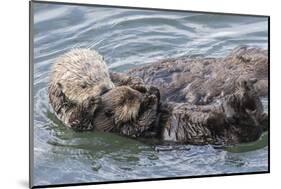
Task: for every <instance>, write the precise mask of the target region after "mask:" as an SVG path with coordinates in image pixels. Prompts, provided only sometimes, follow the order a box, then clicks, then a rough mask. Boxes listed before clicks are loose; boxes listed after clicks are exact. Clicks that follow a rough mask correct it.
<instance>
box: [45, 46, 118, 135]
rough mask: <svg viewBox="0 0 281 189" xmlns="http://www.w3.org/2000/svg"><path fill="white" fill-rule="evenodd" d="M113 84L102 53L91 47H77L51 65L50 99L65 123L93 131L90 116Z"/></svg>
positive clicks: (75, 127)
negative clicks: (102, 95)
mask: <svg viewBox="0 0 281 189" xmlns="http://www.w3.org/2000/svg"><path fill="white" fill-rule="evenodd" d="M113 87H114V84H113V82H112V81H111V80H110V76H109V73H108V68H107V66H106V64H105V62H104V60H103V57H102V56H101V55H99V54H98V53H97V52H96V51H94V50H90V49H74V50H71V51H70V52H68V53H66V54H64V55H62V56H60V57H59V58H58V59H57V60H56V62H55V63H54V65H53V67H52V72H51V77H50V82H49V87H48V94H49V101H50V104H51V105H52V107H53V110H54V111H55V113H56V115H57V116H58V117H59V119H61V120H62V121H63V123H64V124H65V125H66V126H68V127H71V128H74V129H77V130H91V129H93V127H94V126H93V124H92V123H91V117H92V116H93V115H94V113H95V110H96V109H97V108H98V106H99V104H100V101H101V97H100V96H101V94H103V93H104V92H106V91H108V90H110V89H112V88H113Z"/></svg>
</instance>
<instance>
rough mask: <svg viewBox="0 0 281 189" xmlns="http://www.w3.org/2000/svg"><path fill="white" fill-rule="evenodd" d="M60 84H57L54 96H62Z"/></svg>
mask: <svg viewBox="0 0 281 189" xmlns="http://www.w3.org/2000/svg"><path fill="white" fill-rule="evenodd" d="M62 88H63V87H62V84H61V83H57V87H56V90H55V91H56V93H55V95H56V96H58V97H59V96H63V95H64V94H63V92H62Z"/></svg>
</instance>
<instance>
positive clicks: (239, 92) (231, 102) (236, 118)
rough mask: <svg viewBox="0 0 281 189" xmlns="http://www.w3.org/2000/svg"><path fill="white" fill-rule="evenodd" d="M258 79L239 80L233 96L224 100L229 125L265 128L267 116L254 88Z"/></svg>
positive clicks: (225, 97)
mask: <svg viewBox="0 0 281 189" xmlns="http://www.w3.org/2000/svg"><path fill="white" fill-rule="evenodd" d="M256 81H257V80H256V79H243V78H242V79H238V80H237V81H236V83H235V85H236V89H235V92H234V93H233V94H230V95H226V96H224V98H223V108H224V111H225V115H226V119H227V121H228V122H229V123H235V124H237V125H241V126H242V125H252V126H257V127H263V126H262V124H264V122H265V121H264V120H266V118H265V117H266V115H265V113H263V106H262V103H261V100H260V98H259V96H258V95H257V92H256V90H255V88H254V86H253V85H254V84H255V83H256Z"/></svg>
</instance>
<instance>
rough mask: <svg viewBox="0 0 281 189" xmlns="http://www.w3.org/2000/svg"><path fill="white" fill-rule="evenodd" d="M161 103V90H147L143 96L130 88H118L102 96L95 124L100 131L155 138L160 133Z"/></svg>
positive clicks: (148, 88)
mask: <svg viewBox="0 0 281 189" xmlns="http://www.w3.org/2000/svg"><path fill="white" fill-rule="evenodd" d="M159 102H160V94H159V90H158V89H157V88H155V87H152V86H151V87H147V92H146V93H141V92H139V91H137V90H134V89H132V88H131V87H129V86H117V87H115V88H113V89H112V90H110V91H109V92H107V93H105V94H104V95H102V100H101V105H100V106H99V108H98V109H97V110H96V114H95V116H94V119H93V125H95V130H97V131H104V132H117V133H120V134H122V135H126V136H130V137H138V136H146V137H147V136H148V135H149V136H152V135H153V134H154V133H156V131H155V130H154V129H156V124H157V116H158V107H159Z"/></svg>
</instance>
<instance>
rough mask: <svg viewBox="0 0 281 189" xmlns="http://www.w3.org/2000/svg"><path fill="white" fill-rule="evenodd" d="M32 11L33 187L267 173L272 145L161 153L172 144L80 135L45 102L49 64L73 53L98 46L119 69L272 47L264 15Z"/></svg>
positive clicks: (112, 66) (46, 8)
mask: <svg viewBox="0 0 281 189" xmlns="http://www.w3.org/2000/svg"><path fill="white" fill-rule="evenodd" d="M34 12H35V13H34V108H35V109H34V156H35V157H34V184H35V185H45V184H62V183H78V182H98V181H113V180H128V179H143V178H162V177H173V176H193V175H202V174H203V175H206V174H221V173H238V172H253V171H266V170H267V168H268V165H267V156H268V147H267V146H266V145H265V147H263V148H261V149H258V150H255V151H249V152H244V153H230V152H228V151H225V150H223V149H216V148H214V147H213V146H189V145H183V146H179V147H177V148H175V149H171V150H156V149H162V148H164V149H166V148H167V147H165V146H161V145H159V146H153V145H148V144H144V143H143V142H140V141H136V140H132V139H129V138H125V137H121V136H118V135H115V134H110V133H92V132H84V133H77V132H74V131H72V130H70V129H67V128H65V127H64V126H63V125H62V124H61V123H60V121H59V120H57V119H56V117H55V116H54V114H53V113H52V111H51V108H50V106H49V104H48V97H47V83H48V79H49V78H48V77H49V74H50V66H51V65H52V63H53V62H54V59H55V58H56V57H58V56H59V55H62V54H63V53H65V52H67V51H69V50H70V49H73V48H78V47H87V48H92V49H96V50H97V51H99V52H100V53H101V54H103V55H104V57H105V60H106V62H107V63H108V66H109V67H110V69H111V70H115V71H125V70H126V69H129V68H132V67H135V66H139V65H142V64H145V63H149V62H153V61H156V60H159V59H163V58H168V57H178V56H182V55H191V54H196V55H198V54H199V55H204V56H209V57H221V56H225V55H226V54H227V53H228V52H229V51H230V50H231V49H233V48H234V47H237V46H239V45H250V46H257V47H262V48H267V40H268V39H267V32H268V31H267V19H266V18H262V17H259V18H257V17H245V16H224V15H212V14H199V13H187V12H163V11H153V10H130V9H113V8H102V7H79V6H65V5H48V4H36V3H35V8H34ZM263 101H264V104H267V99H264V100H263Z"/></svg>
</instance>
